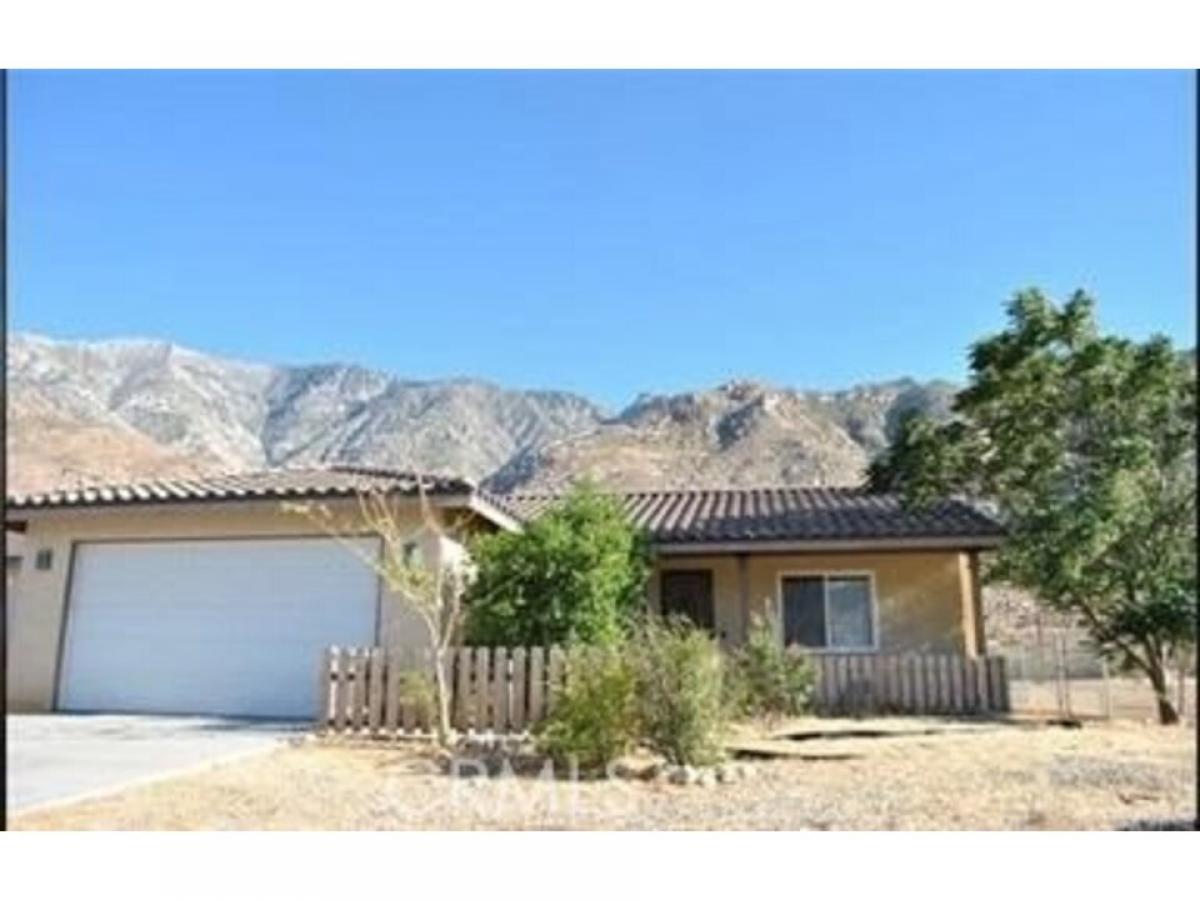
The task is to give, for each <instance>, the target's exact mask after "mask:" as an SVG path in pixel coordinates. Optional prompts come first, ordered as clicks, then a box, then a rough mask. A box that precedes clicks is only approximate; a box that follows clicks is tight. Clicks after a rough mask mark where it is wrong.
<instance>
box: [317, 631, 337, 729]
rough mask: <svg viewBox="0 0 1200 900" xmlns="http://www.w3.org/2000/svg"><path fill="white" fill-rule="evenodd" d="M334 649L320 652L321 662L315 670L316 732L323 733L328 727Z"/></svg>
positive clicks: (328, 648)
mask: <svg viewBox="0 0 1200 900" xmlns="http://www.w3.org/2000/svg"><path fill="white" fill-rule="evenodd" d="M336 652H337V648H336V647H326V648H325V649H324V650H322V651H321V661H320V662H319V663H318V669H317V730H318V731H324V730H325V729H326V728H328V727H329V714H330V710H331V706H332V705H331V704H330V702H329V699H330V691H331V689H332V687H333V654H334V653H336Z"/></svg>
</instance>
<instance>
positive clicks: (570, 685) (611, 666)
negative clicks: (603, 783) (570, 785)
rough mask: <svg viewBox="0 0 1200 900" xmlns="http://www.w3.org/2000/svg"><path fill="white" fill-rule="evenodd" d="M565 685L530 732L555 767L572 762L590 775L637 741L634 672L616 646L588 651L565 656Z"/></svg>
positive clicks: (625, 751)
mask: <svg viewBox="0 0 1200 900" xmlns="http://www.w3.org/2000/svg"><path fill="white" fill-rule="evenodd" d="M566 675H567V678H566V684H565V685H564V686H563V688H562V689H561V690H560V691H559V693H558V694H556V696H555V702H554V706H553V708H552V709H551V711H550V713H549V715H548V716H547V717H546V718H545V719H543V720H542V722H541V723H539V725H538V726H537V727H536V729H535V736H536V739H537V744H538V749H539V750H540V751H541V752H543V753H545V754H547V755H549V756H550V757H551V758H552V759H554V760H555V762H558V763H570V762H572V761H575V762H576V763H577V764H578V766H579V768H580V770H581V771H595V770H598V769H602V768H604V766H606V765H607V764H608V763H609V762H611V761H612V760H614V759H616V758H617V757H619V756H621V755H622V754H624V753H627V752H628V751H629V750H630V749H631V748H632V747H633V746H634V744H635V743H636V741H637V732H638V722H637V704H636V695H635V691H636V688H637V685H636V681H635V677H634V676H635V672H634V669H633V667H632V666H631V665H630V663H629V660H628V656H627V654H625V653H624V652H623V651H621V650H620V649H618V648H616V647H594V648H588V649H586V650H582V651H577V652H576V653H575V654H572V655H571V657H569V661H568V665H567V672H566Z"/></svg>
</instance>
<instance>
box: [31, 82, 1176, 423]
mask: <svg viewBox="0 0 1200 900" xmlns="http://www.w3.org/2000/svg"><path fill="white" fill-rule="evenodd" d="M1193 91H1194V82H1193V76H1192V75H1191V74H1190V73H1179V72H1175V73H1171V72H1159V73H1032V72H1027V73H935V72H927V73H884V72H860V73H853V72H844V73H828V72H791V73H785V72H776V73H751V72H709V73H690V72H658V73H655V72H510V73H497V72H392V73H375V72H362V73H350V72H346V73H316V72H313V73H240V72H227V73H186V72H173V73H42V72H19V73H16V74H14V75H12V76H11V78H10V90H9V98H10V110H9V126H10V134H9V147H10V156H9V160H10V178H9V185H10V211H9V214H10V219H9V222H10V231H9V234H10V262H11V272H10V302H9V317H10V318H9V325H10V327H14V328H17V329H21V330H34V331H39V332H43V333H47V334H50V335H52V336H57V337H89V338H90V337H113V336H150V337H161V338H169V339H171V340H174V341H177V342H180V343H183V344H186V345H189V346H193V347H195V348H197V349H200V350H205V351H209V352H213V353H218V354H224V355H231V356H235V357H240V358H245V359H253V360H263V361H269V362H295V363H300V362H317V361H334V360H339V361H350V362H358V363H362V364H364V365H368V366H373V367H379V368H383V369H386V370H389V371H392V372H395V373H397V374H400V375H403V376H406V377H413V378H429V377H441V376H446V375H471V376H478V377H483V378H487V379H490V380H493V381H497V382H500V383H502V384H505V385H510V386H514V387H561V388H565V389H570V390H576V391H580V392H583V393H585V394H588V395H589V396H591V397H593V398H594V399H596V400H598V401H600V402H602V403H605V404H607V405H609V406H611V407H617V406H620V405H623V404H624V403H626V402H628V401H629V400H630V399H632V397H633V395H634V394H636V393H637V392H638V391H642V390H652V391H666V390H680V389H689V388H695V387H707V386H711V385H714V384H716V383H718V382H721V381H724V380H727V379H729V378H731V377H755V378H760V379H764V380H767V381H772V382H777V383H784V384H791V385H796V386H805V387H838V386H844V385H848V384H851V383H854V382H858V381H864V380H876V379H886V378H891V377H897V376H900V375H912V376H914V377H917V378H934V377H945V378H952V379H960V378H962V377H963V376H964V374H965V348H966V346H967V345H968V343H969V342H970V341H972V340H973V339H975V338H977V337H979V336H980V335H981V334H983V333H985V332H988V331H993V330H995V329H997V328H998V327H1000V326H1001V325H1002V323H1003V314H1002V304H1003V303H1004V302H1005V300H1006V299H1007V298H1008V297H1009V296H1010V295H1011V294H1012V293H1013V292H1014V291H1015V290H1017V289H1018V288H1021V287H1024V286H1029V285H1037V286H1041V287H1042V288H1043V289H1045V290H1046V291H1048V292H1049V293H1051V295H1053V296H1056V297H1062V296H1065V294H1066V293H1068V292H1069V291H1071V290H1072V289H1073V288H1075V287H1077V286H1081V287H1084V288H1086V289H1088V290H1089V291H1091V292H1093V293H1094V294H1095V295H1096V296H1097V297H1098V299H1099V303H1100V313H1101V319H1102V324H1103V325H1104V326H1105V327H1106V328H1109V329H1112V330H1116V331H1121V332H1124V333H1127V334H1130V335H1134V336H1139V337H1140V336H1144V335H1147V334H1149V333H1151V332H1155V331H1160V332H1165V333H1167V334H1169V335H1170V336H1171V337H1172V338H1174V339H1175V340H1176V341H1177V342H1178V343H1179V344H1181V345H1186V346H1191V345H1192V343H1193V342H1194V337H1193V335H1194V331H1195V312H1194V306H1193V296H1194V286H1193V277H1194V269H1195V261H1194V250H1195V235H1194V220H1193V203H1194V200H1195V197H1196V184H1195V179H1196V172H1195V156H1194V147H1193V145H1194V140H1195V121H1194V111H1195V101H1194V99H1193Z"/></svg>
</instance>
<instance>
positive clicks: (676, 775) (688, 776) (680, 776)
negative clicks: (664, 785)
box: [667, 766, 697, 784]
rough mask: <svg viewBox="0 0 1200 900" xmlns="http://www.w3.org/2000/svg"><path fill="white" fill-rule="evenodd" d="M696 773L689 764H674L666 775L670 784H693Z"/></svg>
mask: <svg viewBox="0 0 1200 900" xmlns="http://www.w3.org/2000/svg"><path fill="white" fill-rule="evenodd" d="M696 777H697V773H696V770H695V769H693V768H692V767H691V766H675V767H674V768H672V769H671V770H670V772H669V774H668V775H667V780H668V781H670V782H671V784H695V782H696Z"/></svg>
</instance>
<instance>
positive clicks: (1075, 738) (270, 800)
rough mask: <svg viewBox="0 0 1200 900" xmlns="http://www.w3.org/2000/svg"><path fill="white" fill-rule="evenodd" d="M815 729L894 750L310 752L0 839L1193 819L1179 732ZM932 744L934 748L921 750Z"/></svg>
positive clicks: (1049, 824)
mask: <svg viewBox="0 0 1200 900" xmlns="http://www.w3.org/2000/svg"><path fill="white" fill-rule="evenodd" d="M793 724H796V725H798V726H799V725H812V724H813V723H812V722H809V723H793ZM819 724H820V727H822V728H827V727H829V726H830V725H832V726H833V727H835V728H836V727H839V726H840V727H842V728H845V727H850V728H855V729H862V728H868V729H869V728H873V727H875V726H881V727H883V728H884V729H885V730H890V731H892V732H894V733H893V734H892V735H890V736H887V737H875V738H865V737H853V736H841V737H838V738H815V739H809V740H803V741H783V740H780V741H777V742H776V744H777V745H786V746H788V747H791V748H793V749H799V751H800V752H802V753H803V754H804V756H805V757H806V758H789V759H780V760H776V761H770V762H762V763H757V764H756V769H757V775H756V776H755V777H754V778H751V779H750V780H748V781H745V782H741V783H737V784H731V785H717V786H713V787H686V788H685V787H675V786H670V785H665V784H659V783H654V782H630V781H610V782H601V781H592V782H583V783H579V784H569V783H566V782H556V783H547V782H540V781H537V780H534V779H531V778H495V779H484V778H480V779H469V780H468V779H451V778H448V777H446V776H444V775H442V774H440V773H439V772H438V769H437V767H436V765H435V763H434V761H433V758H432V755H431V754H430V753H429V751H428V750H422V749H421V748H419V747H415V746H412V745H402V746H397V745H390V746H381V745H378V744H362V743H360V744H358V745H348V744H345V743H334V742H311V743H307V744H303V745H301V746H297V747H291V748H286V749H282V750H280V751H278V752H277V753H274V754H272V755H269V756H266V757H259V758H256V759H253V760H249V761H245V762H241V763H236V764H231V765H229V766H226V767H223V768H220V769H216V770H213V771H210V772H206V773H204V774H199V775H195V776H191V777H184V778H179V779H176V780H174V781H170V782H164V783H161V784H157V785H152V786H147V787H144V788H140V789H135V790H130V791H128V792H126V793H124V794H120V795H116V796H113V797H110V798H107V799H97V800H93V801H88V802H84V803H80V804H77V805H75V806H71V807H66V808H60V809H55V810H46V811H43V812H35V813H30V814H27V815H25V816H21V817H17V818H16V819H15V820H14V821H12V822H11V823H10V827H13V828H18V829H91V828H101V829H130V828H132V829H323V830H341V829H472V828H484V829H528V828H534V829H564V828H576V829H588V828H599V829H1111V828H1118V827H1123V826H1129V825H1132V824H1135V823H1137V822H1139V821H1142V822H1145V821H1162V820H1181V819H1193V818H1194V817H1195V815H1196V809H1195V804H1194V798H1195V793H1194V790H1195V789H1194V785H1195V777H1196V755H1195V735H1194V733H1193V732H1192V731H1191V730H1189V729H1181V728H1159V727H1156V726H1147V725H1136V724H1131V723H1113V724H1097V725H1087V726H1085V727H1084V728H1082V729H1079V730H1070V729H1063V728H1057V727H1051V726H1042V725H1032V724H1028V723H1027V724H1001V723H990V724H982V725H975V726H969V725H968V726H961V725H960V726H952V727H950V728H949V729H946V728H945V726H946V723H944V722H943V723H939V722H936V721H932V720H919V719H891V720H879V721H878V722H853V723H836V722H835V723H829V722H821V723H819ZM931 728H932V729H934V730H935V731H936V733H932V734H930V733H927V732H928V731H929V730H930V729H931ZM895 732H899V733H895ZM741 737H742V738H743V739H745V740H755V739H758V738H761V735H754V734H743V735H741Z"/></svg>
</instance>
